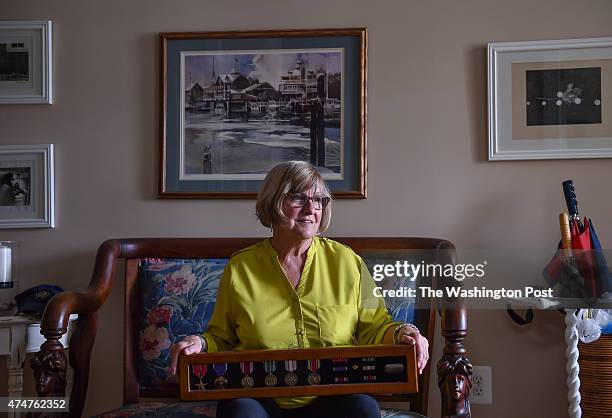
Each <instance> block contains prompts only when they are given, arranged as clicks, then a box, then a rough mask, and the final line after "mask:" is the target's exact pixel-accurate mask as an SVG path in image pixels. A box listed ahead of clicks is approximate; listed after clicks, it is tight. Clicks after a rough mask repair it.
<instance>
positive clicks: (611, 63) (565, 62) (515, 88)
mask: <svg viewBox="0 0 612 418" xmlns="http://www.w3.org/2000/svg"><path fill="white" fill-rule="evenodd" d="M488 62H489V160H529V159H554V158H606V157H607V158H609V157H612V106H611V105H612V38H588V39H568V40H558V41H530V42H503V43H491V44H489V47H488Z"/></svg>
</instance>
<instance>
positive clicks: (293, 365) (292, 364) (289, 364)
mask: <svg viewBox="0 0 612 418" xmlns="http://www.w3.org/2000/svg"><path fill="white" fill-rule="evenodd" d="M295 369H297V360H287V361H285V370H287V371H288V372H293V371H295Z"/></svg>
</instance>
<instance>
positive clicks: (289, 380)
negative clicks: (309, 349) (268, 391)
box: [285, 360, 298, 386]
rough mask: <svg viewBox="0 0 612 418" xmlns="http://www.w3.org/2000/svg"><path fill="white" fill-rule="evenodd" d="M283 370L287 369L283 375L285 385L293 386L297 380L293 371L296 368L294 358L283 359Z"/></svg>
mask: <svg viewBox="0 0 612 418" xmlns="http://www.w3.org/2000/svg"><path fill="white" fill-rule="evenodd" d="M285 370H287V374H286V375H285V383H286V384H287V386H295V385H297V382H298V375H297V374H295V373H293V372H294V371H295V370H297V361H296V360H287V361H285Z"/></svg>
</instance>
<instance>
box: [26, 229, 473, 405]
mask: <svg viewBox="0 0 612 418" xmlns="http://www.w3.org/2000/svg"><path fill="white" fill-rule="evenodd" d="M333 239H334V240H337V241H339V242H342V243H344V244H346V245H348V246H350V247H351V248H353V249H354V250H355V251H356V252H357V253H358V254H363V253H364V252H367V251H370V250H423V252H424V253H427V254H436V255H435V257H436V258H438V259H437V260H435V261H436V262H439V263H443V264H446V263H449V262H454V251H453V250H454V247H453V245H452V244H451V243H450V242H448V241H445V240H440V239H432V238H400V237H397V238H396V237H393V238H377V237H368V238H356V237H352V238H333ZM260 240H261V238H135V239H112V240H108V241H105V242H104V243H102V245H101V246H100V248H99V250H98V253H97V256H96V261H95V266H94V271H93V275H92V278H91V281H90V283H89V286H88V287H87V289H86V290H85V291H83V292H64V293H61V294H59V295H57V296H56V297H55V298H53V299H52V300H51V301H50V303H49V304H48V306H47V308H46V310H45V313H44V316H43V320H42V325H41V333H42V334H43V335H44V337H45V338H46V342H44V343H43V344H42V346H41V351H40V353H39V354H38V355H37V359H38V361H36V362H35V363H36V365H37V367H38V370H35V372H36V373H38V374H40V373H42V372H44V373H47V374H50V375H53V373H55V374H56V375H57V374H59V375H61V373H62V370H61V369H62V367H63V368H64V369H65V367H66V361H65V357H64V352H63V351H64V347H63V346H62V344H61V343H60V342H59V339H60V338H61V337H62V335H63V334H65V333H66V331H67V327H68V321H69V317H70V315H71V314H78V315H79V319H78V323H77V325H76V328H75V330H74V333H73V335H72V340H71V349H70V353H69V357H70V358H69V363H70V365H71V366H72V368H73V370H74V379H73V386H72V393H71V394H70V413H69V416H71V417H79V416H81V413H82V410H83V405H84V403H85V398H86V396H87V387H88V381H89V370H90V359H91V351H92V346H93V343H94V340H95V337H96V330H97V324H98V319H99V318H98V313H99V309H100V307H101V306H102V305H103V304H104V302H105V301H106V299H107V297H108V295H109V293H110V290H111V287H112V285H113V279H114V277H115V270H116V267H117V262H118V261H119V260H125V276H124V283H123V284H124V288H125V299H124V300H125V309H124V315H125V318H124V324H125V328H124V332H125V346H124V379H123V402H124V403H125V404H136V403H138V402H139V399H140V398H145V397H146V398H155V397H160V398H164V399H167V398H176V399H177V401H178V393H179V391H178V384H176V383H175V384H174V385H172V384H163V385H160V386H159V387H152V386H151V385H143V384H142V382H141V381H140V379H139V370H138V358H139V356H140V355H141V354H142V353H141V352H140V350H139V341H140V340H139V339H140V338H142V329H141V328H139V327H142V324H141V323H140V322H139V321H140V310H141V290H142V289H141V283H140V281H139V275H140V266H141V262H142V261H143V260H146V259H189V260H191V259H227V258H229V256H230V255H231V254H232V253H234V252H235V251H237V250H239V249H242V248H245V247H247V246H249V245H251V244H254V243H255V242H258V241H260ZM436 311H439V313H440V318H441V330H442V337H443V338H444V346H443V355H442V358H440V359H439V360H438V362H437V371H438V385H439V387H440V390H441V398H442V407H441V410H442V416H443V417H451V416H452V417H469V416H470V412H469V403H468V401H467V396H468V393H469V386H470V385H469V381H468V377H469V374H470V369H471V365H470V364H469V361H468V360H467V359H466V353H465V348H464V345H463V340H464V338H465V336H466V334H467V319H466V312H465V310H464V309H463V308H461V307H456V308H453V309H444V308H441V309H436V308H435V307H432V308H430V309H416V310H415V312H414V320H413V322H414V323H415V324H416V325H417V326H418V327H419V329H420V330H421V332H422V333H423V334H424V335H425V336H426V337H427V338H428V339H429V340H430V347H432V346H433V344H431V343H432V342H433V337H434V325H435V318H436ZM114 319H115V320H116V318H114ZM103 320H104V319H103ZM430 349H431V348H430ZM430 355H431V353H430ZM62 357H63V358H64V361H63V362H62V360H61V358H62ZM45 358H46V359H47V360H48V359H55V361H54V362H53V361H43V360H44V359H45ZM53 365H54V366H53ZM431 366H436V363H433V364H431V363H430V365H428V367H427V368H426V370H425V372H424V373H423V374H422V375H420V376H419V382H418V386H419V388H422V389H421V391H420V392H419V393H416V394H411V395H402V397H401V399H402V400H408V401H410V406H411V410H413V411H415V412H418V413H421V414H423V415H426V414H427V394H428V384H429V375H430V373H429V372H430V367H431ZM64 373H65V370H64ZM52 384H53V385H54V388H53V390H52V391H50V393H51V395H49V392H48V393H47V396H53V395H55V396H63V393H64V391H65V379H61V376H60V378H58V379H55V380H54V381H53V382H52ZM117 406H119V405H117Z"/></svg>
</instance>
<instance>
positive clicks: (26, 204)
mask: <svg viewBox="0 0 612 418" xmlns="http://www.w3.org/2000/svg"><path fill="white" fill-rule="evenodd" d="M53 172H54V170H53V145H52V144H45V145H0V228H4V229H6V228H53V227H54V226H55V221H54V192H55V190H54V180H53Z"/></svg>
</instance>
